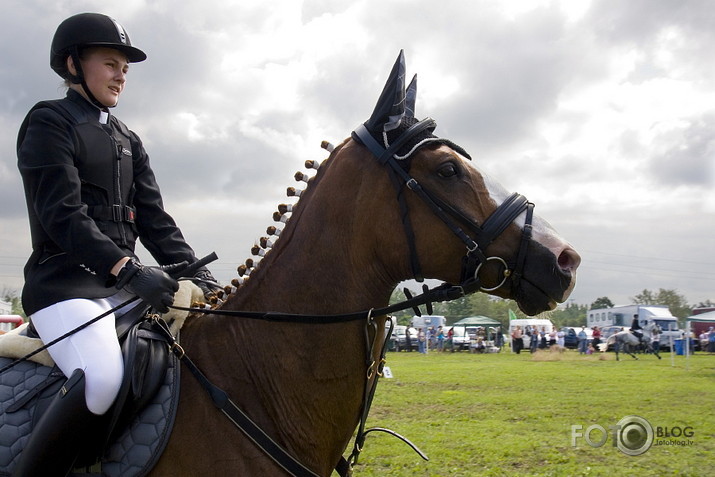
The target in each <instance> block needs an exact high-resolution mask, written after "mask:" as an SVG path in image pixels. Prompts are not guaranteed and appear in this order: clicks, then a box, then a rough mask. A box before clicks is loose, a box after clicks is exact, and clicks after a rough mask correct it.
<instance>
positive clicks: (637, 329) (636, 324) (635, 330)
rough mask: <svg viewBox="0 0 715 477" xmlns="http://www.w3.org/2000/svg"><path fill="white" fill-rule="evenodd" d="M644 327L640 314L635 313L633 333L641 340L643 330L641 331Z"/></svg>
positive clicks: (632, 325)
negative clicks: (642, 326)
mask: <svg viewBox="0 0 715 477" xmlns="http://www.w3.org/2000/svg"><path fill="white" fill-rule="evenodd" d="M642 329H643V328H641V325H640V322H639V321H638V315H637V314H636V315H633V323H631V333H633V334H634V335H635V336H636V337H637V338H638V339H639V340H640V339H641V338H643V332H642V331H640V330H642Z"/></svg>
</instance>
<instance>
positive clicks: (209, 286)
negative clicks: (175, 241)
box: [192, 267, 223, 300]
mask: <svg viewBox="0 0 715 477" xmlns="http://www.w3.org/2000/svg"><path fill="white" fill-rule="evenodd" d="M192 281H193V282H194V283H195V284H196V286H198V287H199V288H201V291H202V292H204V297H205V298H206V299H207V300H210V299H211V297H216V296H217V294H218V292H219V291H221V290H223V288H221V285H219V284H218V282H217V281H216V279H215V278H214V277H213V275H211V272H209V270H208V268H206V267H201V268H199V270H198V271H197V272H196V273H195V274H194V277H193V280H192Z"/></svg>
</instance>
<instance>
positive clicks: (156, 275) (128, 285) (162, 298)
mask: <svg viewBox="0 0 715 477" xmlns="http://www.w3.org/2000/svg"><path fill="white" fill-rule="evenodd" d="M178 265H180V266H182V267H183V266H186V264H177V265H169V266H168V267H148V266H144V265H142V264H141V263H139V261H138V260H136V259H135V258H132V259H130V260H129V261H128V262H127V263H126V264H125V265H124V267H123V268H122V269H121V270H120V271H119V274H118V275H117V285H116V287H117V288H118V289H122V288H123V289H125V290H127V291H128V292H130V293H133V294H135V295H137V296H139V298H141V299H142V300H144V301H146V302H147V303H149V304H150V305H151V306H152V307H154V308H155V309H156V310H157V311H158V312H160V313H166V312H168V311H169V306H170V305H171V304H173V303H174V293H176V292H177V291H178V290H179V282H177V281H176V280H174V279H173V278H171V277H170V276H169V275H168V274H167V271H170V270H171V267H174V266H178ZM165 269H166V271H165Z"/></svg>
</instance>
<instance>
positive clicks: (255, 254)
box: [192, 141, 335, 309]
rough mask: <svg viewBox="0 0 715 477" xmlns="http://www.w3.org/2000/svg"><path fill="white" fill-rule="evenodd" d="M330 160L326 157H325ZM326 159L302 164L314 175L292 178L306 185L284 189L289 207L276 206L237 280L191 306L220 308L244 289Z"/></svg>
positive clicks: (300, 174)
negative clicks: (270, 220)
mask: <svg viewBox="0 0 715 477" xmlns="http://www.w3.org/2000/svg"><path fill="white" fill-rule="evenodd" d="M320 147H321V148H323V149H325V150H326V151H328V152H329V153H332V152H333V150H334V149H335V146H334V145H333V144H331V143H330V142H328V141H322V142H321V143H320ZM327 159H329V157H328V158H327ZM327 159H324V160H323V161H317V160H307V161H305V168H306V169H308V171H311V172H315V173H314V174H312V175H311V174H309V173H307V172H301V171H298V172H296V173H295V175H294V176H293V177H294V178H295V180H296V182H303V183H304V185H305V188H304V189H298V188H295V187H292V186H291V187H288V188H287V189H286V196H287V197H289V198H294V199H295V201H294V202H293V203H290V204H285V203H281V204H279V205H278V207H277V210H276V211H275V212H273V221H274V222H276V224H275V225H270V226H268V228H266V234H267V236H263V237H260V238H259V239H258V240H257V241H256V242H255V243H254V245H253V246H252V247H251V257H249V258H247V259H246V261H245V262H244V263H242V264H240V265H239V266H238V267H237V269H236V271H237V272H238V277H236V278H233V279H232V280H231V283H230V285H226V286H224V288H223V291H222V292H221V291H220V292H219V293H218V295H217V296H216V297H212V299H211V300H210V303H208V304H206V303H198V302H197V303H192V306H194V307H210V308H212V309H215V308H220V306H221V304H222V303H223V302H225V301H226V300H227V299H228V298H229V297H230V296H231V295H233V294H236V293H237V292H238V291H239V290H240V289H241V288H243V287H244V286H245V285H246V283H247V282H248V280H249V278H250V276H251V274H252V273H255V272H256V270H258V268H259V266H260V264H261V262H262V261H263V259H264V258H265V257H266V256H267V255H268V254H269V253H270V252H271V250H272V249H273V247H275V246H276V244H277V243H278V239H279V238H280V236H281V233H282V232H283V229H284V228H285V226H286V224H287V223H288V221H289V220H290V219H291V217H292V215H293V211H294V210H295V208H296V206H297V205H298V201H299V200H300V198H301V197H302V196H304V195H305V193H306V191H307V190H308V187H310V185H311V184H312V183H313V178H314V177H315V175H316V174H317V171H318V170H319V169H320V166H321V164H324V163H325V162H326V161H327Z"/></svg>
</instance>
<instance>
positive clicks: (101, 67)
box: [68, 47, 129, 107]
mask: <svg viewBox="0 0 715 477" xmlns="http://www.w3.org/2000/svg"><path fill="white" fill-rule="evenodd" d="M80 61H81V62H82V71H83V73H84V80H85V82H86V83H87V87H88V88H89V90H90V91H91V92H92V94H93V95H94V97H95V98H96V99H97V101H99V102H100V103H101V104H103V105H104V106H106V107H112V106H116V104H117V102H118V101H119V95H121V94H122V91H123V90H124V84H125V83H126V77H127V72H128V71H129V62H128V61H127V57H126V55H124V53H122V52H121V51H119V50H115V49H113V48H104V47H97V48H88V49H87V50H85V51H84V53H83V55H82V58H81V59H80ZM68 66H69V67H70V72H71V73H74V72H75V71H76V70H75V69H74V65H73V64H72V58H69V59H68ZM71 87H72V88H73V89H75V90H77V91H78V92H79V93H80V94H82V95H83V96H86V95H85V94H84V90H83V89H82V87H81V86H80V85H72V86H71Z"/></svg>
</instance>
